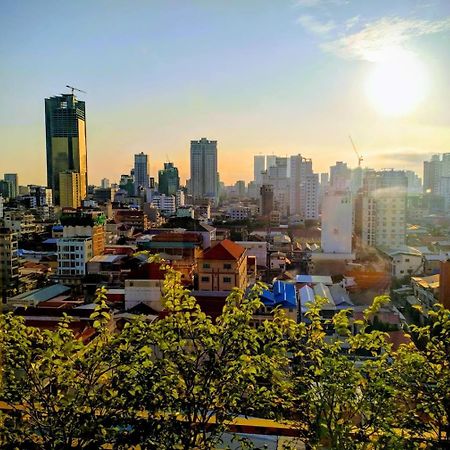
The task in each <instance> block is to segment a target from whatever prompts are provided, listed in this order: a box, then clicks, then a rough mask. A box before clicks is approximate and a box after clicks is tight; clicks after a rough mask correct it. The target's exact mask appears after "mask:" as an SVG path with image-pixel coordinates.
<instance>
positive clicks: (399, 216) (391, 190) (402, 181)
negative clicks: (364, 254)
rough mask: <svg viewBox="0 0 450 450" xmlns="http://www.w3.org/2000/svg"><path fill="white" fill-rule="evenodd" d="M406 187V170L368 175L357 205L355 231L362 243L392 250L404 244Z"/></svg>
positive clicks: (371, 172)
mask: <svg viewBox="0 0 450 450" xmlns="http://www.w3.org/2000/svg"><path fill="white" fill-rule="evenodd" d="M407 187H408V179H407V177H406V174H405V172H404V171H401V170H382V171H378V172H375V171H370V172H367V173H366V175H365V178H364V186H363V189H362V192H360V193H359V195H358V198H357V201H356V206H355V208H356V213H355V231H356V234H357V236H359V238H360V239H361V242H362V243H363V244H366V245H371V246H377V247H387V248H390V249H394V248H399V247H402V246H403V245H405V242H406V190H407Z"/></svg>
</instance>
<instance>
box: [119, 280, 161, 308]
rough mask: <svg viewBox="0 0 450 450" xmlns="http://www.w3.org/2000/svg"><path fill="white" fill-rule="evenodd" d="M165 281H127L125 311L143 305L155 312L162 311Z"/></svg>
mask: <svg viewBox="0 0 450 450" xmlns="http://www.w3.org/2000/svg"><path fill="white" fill-rule="evenodd" d="M162 288H163V280H125V310H127V311H128V310H130V309H132V308H134V307H135V306H137V305H139V304H140V303H143V304H144V305H147V306H149V307H150V308H152V309H153V310H154V311H157V312H159V311H162V309H163V307H162V302H161V298H162Z"/></svg>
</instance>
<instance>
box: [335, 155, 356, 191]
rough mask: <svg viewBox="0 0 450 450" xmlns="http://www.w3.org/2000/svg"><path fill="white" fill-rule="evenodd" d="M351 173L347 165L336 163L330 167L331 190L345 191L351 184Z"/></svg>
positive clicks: (340, 162)
mask: <svg viewBox="0 0 450 450" xmlns="http://www.w3.org/2000/svg"><path fill="white" fill-rule="evenodd" d="M351 177H352V171H351V169H350V168H349V167H348V166H347V163H344V162H342V161H337V162H336V164H335V165H334V166H331V167H330V186H331V187H332V188H333V189H338V190H346V189H348V188H349V187H350V184H351Z"/></svg>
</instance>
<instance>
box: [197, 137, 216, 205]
mask: <svg viewBox="0 0 450 450" xmlns="http://www.w3.org/2000/svg"><path fill="white" fill-rule="evenodd" d="M218 184H219V174H218V172H217V141H209V140H208V139H206V138H201V139H200V140H199V141H191V179H190V191H191V192H190V193H191V195H192V199H193V200H194V202H198V201H201V200H203V199H205V198H209V199H212V200H214V201H217V199H218Z"/></svg>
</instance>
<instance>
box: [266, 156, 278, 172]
mask: <svg viewBox="0 0 450 450" xmlns="http://www.w3.org/2000/svg"><path fill="white" fill-rule="evenodd" d="M277 158H278V156H276V155H267V156H266V170H267V171H269V168H270V167H275V166H276V163H277Z"/></svg>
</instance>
